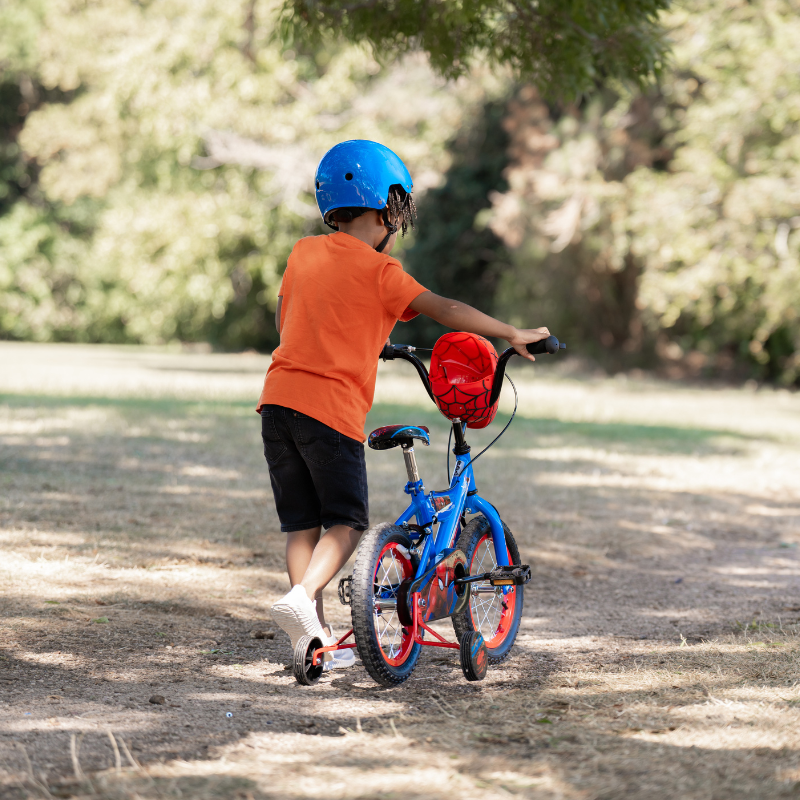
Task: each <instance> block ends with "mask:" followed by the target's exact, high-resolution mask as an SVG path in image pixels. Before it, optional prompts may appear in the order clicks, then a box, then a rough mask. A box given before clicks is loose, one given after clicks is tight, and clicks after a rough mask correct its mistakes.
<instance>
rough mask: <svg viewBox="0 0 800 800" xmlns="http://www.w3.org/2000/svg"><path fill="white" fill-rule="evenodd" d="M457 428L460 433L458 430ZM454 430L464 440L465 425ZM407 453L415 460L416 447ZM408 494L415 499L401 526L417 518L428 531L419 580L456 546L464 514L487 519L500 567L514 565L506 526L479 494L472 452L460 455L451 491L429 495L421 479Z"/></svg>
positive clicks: (399, 522) (409, 486)
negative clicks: (511, 562)
mask: <svg viewBox="0 0 800 800" xmlns="http://www.w3.org/2000/svg"><path fill="white" fill-rule="evenodd" d="M457 428H458V430H456V429H457ZM453 429H454V432H456V441H458V440H459V439H460V438H463V429H464V426H462V423H460V422H454V423H453ZM459 434H460V436H459ZM405 452H406V453H408V454H409V456H411V457H412V458H413V457H414V456H413V453H414V448H413V447H411V448H407V449H406V451H405ZM414 464H416V462H414ZM404 491H405V493H406V494H407V495H410V496H411V504H410V505H409V506H408V508H407V509H406V510H405V511H404V512H403V513H402V514H401V515H400V516H399V517H398V519H397V525H404V524H408V523H409V522H410V521H411V520H412V518H416V524H417V525H419V526H420V528H422V529H423V530H425V531H426V532H427V536H426V537H425V543H424V546H423V548H422V552H421V553H420V554H419V555H420V559H419V566H418V567H417V571H416V574H415V575H414V578H415V579H416V578H420V577H421V576H422V575H423V574H424V573H425V572H426V571H427V570H428V569H430V567H431V566H432V565H433V564H435V563H436V561H437V557H438V556H439V555H440V554H441V553H443V552H444V551H445V550H447V549H449V548H451V547H453V546H454V545H455V541H456V538H457V535H458V533H459V532H460V531H459V526H460V522H461V516H462V514H464V513H468V514H478V513H480V514H483V515H484V516H485V517H486V519H487V520H488V521H489V527H490V529H491V532H492V541H493V543H494V555H495V560H496V563H497V566H509V565H510V562H509V559H508V549H507V548H506V536H505V533H504V531H503V523H502V521H501V520H500V516H499V514H498V513H497V510H496V509H495V507H494V506H493V505H492V504H491V503H490V502H488V501H487V500H484V499H483V498H482V497H481V496H480V495H479V494H478V489H477V486H476V484H475V475H474V473H473V470H472V457H471V455H470V453H469V452H466V453H463V454H461V455H457V456H456V463H455V466H454V467H453V474H452V477H451V479H450V488H449V489H447V491H444V492H428V493H427V494H426V493H425V487H424V485H423V483H422V480H421V479H418V480H416V481H411V480H409V481H408V483H406V486H405V489H404ZM437 524H438V529H437V530H436V533H435V534H434V531H433V528H434V526H435V525H437ZM418 535H422V534H421V533H420V534H418Z"/></svg>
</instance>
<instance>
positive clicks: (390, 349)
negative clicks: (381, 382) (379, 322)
mask: <svg viewBox="0 0 800 800" xmlns="http://www.w3.org/2000/svg"><path fill="white" fill-rule="evenodd" d="M380 357H381V358H382V359H383V360H384V361H394V345H393V344H385V345H384V346H383V350H381V355H380Z"/></svg>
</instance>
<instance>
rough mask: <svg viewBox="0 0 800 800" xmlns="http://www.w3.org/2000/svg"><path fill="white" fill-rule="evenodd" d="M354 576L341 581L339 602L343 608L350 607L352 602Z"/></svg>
mask: <svg viewBox="0 0 800 800" xmlns="http://www.w3.org/2000/svg"><path fill="white" fill-rule="evenodd" d="M352 591H353V576H352V575H348V576H347V577H345V578H340V579H339V602H340V603H341V604H342V605H343V606H349V605H350V601H351V600H352Z"/></svg>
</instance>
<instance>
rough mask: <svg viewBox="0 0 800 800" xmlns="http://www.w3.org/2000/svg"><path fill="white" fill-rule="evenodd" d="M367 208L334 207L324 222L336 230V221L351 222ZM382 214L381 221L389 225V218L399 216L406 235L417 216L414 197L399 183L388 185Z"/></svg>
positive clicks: (412, 226)
mask: <svg viewBox="0 0 800 800" xmlns="http://www.w3.org/2000/svg"><path fill="white" fill-rule="evenodd" d="M372 210H373V209H369V208H361V207H357V208H336V209H334V210H333V211H329V212H328V214H327V217H326V219H325V223H326V224H327V225H328V226H330V227H331V228H333V229H334V230H338V226H337V225H336V223H337V222H352V221H353V220H354V219H355V218H356V217H360V216H361V215H362V214H366V213H367V211H372ZM381 214H382V215H383V222H384V224H386V225H389V223H390V220H392V219H399V218H400V217H401V216H402V218H403V222H402V223H401V225H400V228H401V231H402V235H403V236H405V235H406V231H407V230H408V227H409V225H410V226H411V229H412V230H413V229H414V220H415V219H416V217H417V206H416V204H415V203H414V198H413V197H412V196H411V194H410V193H409V192H407V191H406V190H405V189H404V188H403V187H402V186H401V185H400V184H399V183H395V184H393V185H392V186H390V187H389V197H388V198H387V200H386V207H385V208H383V209H382V210H381Z"/></svg>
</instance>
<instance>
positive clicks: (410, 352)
mask: <svg viewBox="0 0 800 800" xmlns="http://www.w3.org/2000/svg"><path fill="white" fill-rule="evenodd" d="M414 349H415V348H414V347H412V346H411V345H407V344H386V345H384V346H383V349H382V350H381V354H380V357H381V358H382V359H383V360H384V361H393V360H394V359H396V358H401V359H402V360H403V361H408V362H409V363H410V364H413V365H414V368H415V369H416V370H417V373H418V374H419V377H420V380H421V381H422V385H423V386H424V387H425V391H426V392H427V393H428V397H430V398H431V400H433V402H434V404H435V403H436V398H435V397H434V396H433V391H432V390H431V381H430V377H429V376H428V370H427V369H426V368H425V365H424V364H423V363H422V361H420V360H419V358H417V356H415V355H414ZM526 349H527V351H528V352H529V353H530V354H531V355H536V356H538V355H555V354H556V353H557V352H558V351H559V350H566V349H567V346H566V344H564V343H563V342H559V341H558V339H556V337H555V336H548V337H547V338H546V339H542V340H541V341H539V342H531V344H529V345H526ZM515 355H518V353H517V351H516V350H515V349H514V348H513V347H509V348H508V349H507V350H504V351H503V353H502V355H501V356H500V358H499V359H498V360H497V368H496V369H495V373H494V381H493V383H492V393H491V395H490V396H489V406H490V407H491V406H493V405H494V404H495V403H496V402H497V400H498V398H499V397H500V391H501V390H502V388H503V378H504V377H505V374H506V364H508V360H509V359H510V358H511V357H512V356H515Z"/></svg>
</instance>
